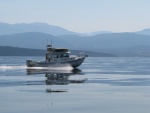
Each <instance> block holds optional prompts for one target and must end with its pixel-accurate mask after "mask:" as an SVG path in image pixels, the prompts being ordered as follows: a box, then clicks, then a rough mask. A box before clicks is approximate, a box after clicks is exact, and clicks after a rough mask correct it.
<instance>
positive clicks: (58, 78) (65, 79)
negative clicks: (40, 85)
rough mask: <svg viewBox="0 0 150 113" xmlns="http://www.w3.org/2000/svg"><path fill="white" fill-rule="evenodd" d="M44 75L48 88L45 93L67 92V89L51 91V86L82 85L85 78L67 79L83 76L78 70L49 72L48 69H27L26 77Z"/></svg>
mask: <svg viewBox="0 0 150 113" xmlns="http://www.w3.org/2000/svg"><path fill="white" fill-rule="evenodd" d="M36 74H45V78H46V80H45V84H46V85H48V86H50V88H46V92H47V93H48V92H50V93H51V92H68V89H52V88H51V86H52V85H68V84H71V83H84V82H85V81H87V78H80V76H79V77H78V79H73V80H72V79H69V77H70V76H76V75H84V73H83V72H82V71H81V70H79V69H77V68H76V69H73V70H50V69H27V75H36Z"/></svg>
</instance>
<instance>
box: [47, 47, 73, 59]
mask: <svg viewBox="0 0 150 113" xmlns="http://www.w3.org/2000/svg"><path fill="white" fill-rule="evenodd" d="M69 56H70V51H69V50H68V49H65V48H52V46H51V45H47V52H46V61H49V62H50V61H60V60H68V59H69Z"/></svg>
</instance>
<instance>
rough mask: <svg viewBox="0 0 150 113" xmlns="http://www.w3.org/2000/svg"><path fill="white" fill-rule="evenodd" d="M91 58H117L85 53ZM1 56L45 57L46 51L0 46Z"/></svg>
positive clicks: (90, 52) (97, 53) (76, 52)
mask: <svg viewBox="0 0 150 113" xmlns="http://www.w3.org/2000/svg"><path fill="white" fill-rule="evenodd" d="M70 51H71V53H72V54H78V53H80V52H83V51H82V50H70ZM84 53H85V54H86V55H88V56H89V57H116V56H115V55H112V54H107V53H100V52H92V51H84ZM0 56H45V50H42V49H28V48H19V47H11V46H0Z"/></svg>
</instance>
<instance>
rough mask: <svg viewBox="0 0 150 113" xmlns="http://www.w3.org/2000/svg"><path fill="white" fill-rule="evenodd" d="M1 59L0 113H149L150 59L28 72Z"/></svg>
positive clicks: (21, 61) (17, 61) (14, 60)
mask: <svg viewBox="0 0 150 113" xmlns="http://www.w3.org/2000/svg"><path fill="white" fill-rule="evenodd" d="M27 59H35V60H42V59H44V57H0V113H150V58H121V57H120V58H117V57H114V58H94V57H93V58H90V57H88V58H87V59H86V60H85V62H84V63H83V64H82V65H81V66H80V67H79V68H78V69H75V70H73V69H72V68H71V67H64V68H54V69H49V68H27V67H26V65H25V62H26V60H27Z"/></svg>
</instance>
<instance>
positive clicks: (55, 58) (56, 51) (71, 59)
mask: <svg viewBox="0 0 150 113" xmlns="http://www.w3.org/2000/svg"><path fill="white" fill-rule="evenodd" d="M85 57H87V55H83V53H80V54H79V55H71V54H70V51H69V49H64V48H53V47H52V46H51V45H47V51H46V55H45V61H32V60H27V61H26V65H27V66H28V67H66V66H71V67H73V68H76V67H78V66H80V65H81V64H82V63H83V61H84V59H85Z"/></svg>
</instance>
